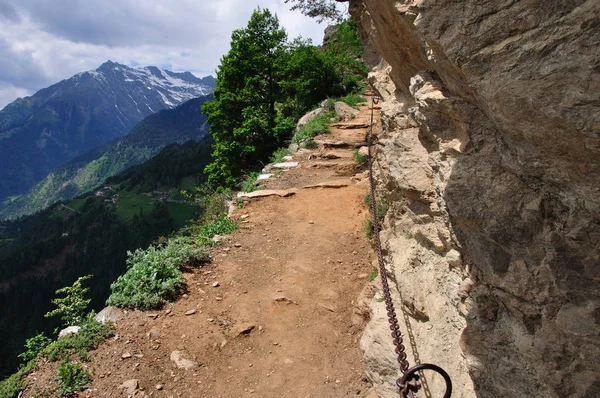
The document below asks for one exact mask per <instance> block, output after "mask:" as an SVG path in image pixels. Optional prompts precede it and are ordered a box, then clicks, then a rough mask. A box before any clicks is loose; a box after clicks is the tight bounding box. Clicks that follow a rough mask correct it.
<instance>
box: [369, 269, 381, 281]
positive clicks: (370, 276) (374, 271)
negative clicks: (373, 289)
mask: <svg viewBox="0 0 600 398" xmlns="http://www.w3.org/2000/svg"><path fill="white" fill-rule="evenodd" d="M378 275H379V270H376V269H375V270H373V272H371V273H370V274H369V276H368V277H367V280H368V281H369V282H373V281H374V280H375V278H377V276H378Z"/></svg>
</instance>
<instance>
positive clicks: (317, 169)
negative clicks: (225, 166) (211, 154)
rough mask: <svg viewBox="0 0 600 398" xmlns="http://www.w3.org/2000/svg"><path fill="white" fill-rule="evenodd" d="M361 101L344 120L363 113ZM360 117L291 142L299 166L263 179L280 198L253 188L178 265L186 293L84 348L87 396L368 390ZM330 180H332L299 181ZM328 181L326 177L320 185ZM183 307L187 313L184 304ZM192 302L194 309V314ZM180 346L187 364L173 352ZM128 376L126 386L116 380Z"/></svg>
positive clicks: (52, 371)
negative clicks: (232, 225)
mask: <svg viewBox="0 0 600 398" xmlns="http://www.w3.org/2000/svg"><path fill="white" fill-rule="evenodd" d="M369 118H370V109H369V107H368V106H367V105H366V104H363V105H362V107H361V110H360V112H359V114H358V115H357V117H356V118H355V119H353V120H350V121H349V122H347V123H349V124H352V123H362V124H364V123H366V122H367V121H368V120H369ZM365 132H366V128H359V129H342V128H335V127H334V128H332V134H331V135H327V136H322V137H317V141H318V140H319V139H323V140H334V141H343V142H347V143H349V144H350V145H348V146H347V147H346V148H333V149H332V148H328V147H323V145H320V147H319V148H317V149H314V150H312V151H310V152H308V151H301V152H300V153H298V154H297V155H296V158H295V160H297V161H300V167H298V168H295V169H291V170H288V171H284V172H280V173H278V174H277V175H276V176H275V177H274V178H272V179H271V180H268V181H267V182H266V183H265V185H266V188H269V189H289V188H297V191H296V193H295V194H293V195H291V196H288V197H278V196H272V197H264V198H257V199H251V200H248V201H246V202H245V203H244V205H243V206H242V207H240V208H238V209H237V210H236V211H235V213H234V214H233V218H235V219H237V220H238V223H239V225H240V229H239V230H238V231H236V232H235V233H233V234H232V235H230V236H228V237H226V238H225V240H224V242H223V244H222V245H221V246H219V247H217V248H214V249H212V251H211V259H212V261H211V263H210V264H208V265H206V266H204V267H202V268H200V269H194V270H190V271H189V272H188V273H186V279H187V283H188V292H187V293H186V295H185V296H184V297H183V298H181V299H180V300H179V301H177V302H175V303H172V304H171V305H168V306H166V307H165V308H164V309H163V310H162V311H159V312H141V311H131V312H128V313H127V314H126V316H125V317H124V318H123V319H121V320H119V321H118V322H117V324H116V336H115V337H114V338H111V339H110V340H108V341H106V342H104V343H103V344H102V345H101V346H100V347H99V348H98V349H97V350H95V351H93V352H91V353H90V354H89V361H88V362H85V363H84V364H85V366H86V367H87V368H88V369H90V371H91V373H92V375H93V384H92V387H91V388H90V389H88V390H87V391H85V392H83V393H82V394H81V395H82V396H93V397H127V396H139V397H144V396H153V397H176V396H177V397H179V396H181V397H251V396H259V397H282V396H285V397H302V398H304V397H350V396H352V397H364V396H367V395H368V394H370V386H369V383H368V382H367V381H366V380H365V378H364V374H363V372H364V367H363V362H362V357H361V352H360V350H359V347H358V342H359V339H360V337H361V334H362V330H363V327H364V324H365V322H366V320H367V318H368V311H367V310H366V305H365V302H364V301H365V298H364V297H363V298H362V299H360V296H361V292H362V294H363V296H364V295H365V294H366V295H368V294H367V293H365V292H368V291H369V289H370V288H371V286H370V284H369V283H368V282H367V275H368V274H369V273H370V272H371V271H372V270H373V266H372V264H371V263H372V259H373V258H374V257H373V253H372V250H371V247H370V244H369V242H368V241H367V239H366V237H365V233H364V232H363V228H362V226H363V222H364V221H365V218H366V217H367V216H368V210H367V208H366V206H365V205H364V203H363V199H364V196H365V194H366V193H367V185H366V174H365V166H364V165H363V166H361V165H358V164H357V163H356V162H355V161H354V159H353V152H354V151H355V150H356V149H357V147H359V146H360V143H362V142H364V138H365ZM331 181H336V182H337V184H332V186H335V187H313V188H305V187H306V186H309V185H317V184H319V183H324V182H331ZM325 185H327V184H325ZM186 312H187V313H188V314H189V315H185V314H186ZM192 312H193V313H192ZM174 351H182V352H184V356H186V355H187V357H188V359H189V360H190V361H191V362H190V364H191V366H190V368H189V369H183V368H178V367H177V366H176V365H175V363H174V362H173V361H172V358H171V356H172V353H173V352H174ZM57 368H58V363H48V364H43V365H41V366H40V368H39V369H38V370H36V371H35V372H34V373H32V374H31V375H29V376H28V379H27V381H28V383H29V386H28V388H27V390H26V391H25V393H24V396H25V397H31V396H34V395H35V393H36V391H37V392H39V391H42V390H44V389H47V388H48V387H49V386H51V385H52V384H53V379H54V377H55V376H56V374H57ZM132 379H135V380H137V382H135V383H133V384H135V385H137V387H136V386H135V385H134V386H133V387H130V389H129V391H128V390H127V388H123V387H120V386H121V385H122V384H123V383H124V382H126V381H127V380H132Z"/></svg>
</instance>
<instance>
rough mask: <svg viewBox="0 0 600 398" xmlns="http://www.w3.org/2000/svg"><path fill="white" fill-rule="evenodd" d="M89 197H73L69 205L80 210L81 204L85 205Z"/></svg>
mask: <svg viewBox="0 0 600 398" xmlns="http://www.w3.org/2000/svg"><path fill="white" fill-rule="evenodd" d="M86 200H87V199H86V198H80V199H73V200H71V201H69V202H67V204H66V205H67V206H68V207H70V208H71V209H74V210H80V209H81V206H83V204H84V203H85V201H86Z"/></svg>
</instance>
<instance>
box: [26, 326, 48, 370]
mask: <svg viewBox="0 0 600 398" xmlns="http://www.w3.org/2000/svg"><path fill="white" fill-rule="evenodd" d="M51 342H52V340H50V339H49V338H48V337H46V336H44V334H43V333H40V334H38V335H36V336H33V337H32V338H29V339H27V340H26V341H25V348H26V350H25V352H23V353H21V354H19V358H21V359H22V360H23V362H25V363H27V362H29V361H31V360H32V359H34V358H35V357H37V355H38V354H39V353H40V352H41V351H42V350H43V349H44V348H46V346H48V344H50V343H51Z"/></svg>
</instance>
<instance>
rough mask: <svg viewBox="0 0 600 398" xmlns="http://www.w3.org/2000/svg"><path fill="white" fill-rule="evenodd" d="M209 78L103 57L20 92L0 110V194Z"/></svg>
mask: <svg viewBox="0 0 600 398" xmlns="http://www.w3.org/2000/svg"><path fill="white" fill-rule="evenodd" d="M214 85H215V81H214V78H213V77H212V76H207V77H205V78H202V79H200V78H198V77H196V76H194V75H193V74H191V73H190V72H183V73H175V72H171V71H168V70H164V69H161V68H158V67H155V66H148V67H145V68H140V69H136V68H130V67H127V66H125V65H121V64H118V63H115V62H111V61H107V62H105V63H104V64H102V65H101V66H100V67H99V68H98V69H96V70H92V71H87V72H82V73H78V74H77V75H75V76H73V77H71V78H70V79H66V80H63V81H61V82H59V83H57V84H54V85H52V86H50V87H48V88H44V89H42V90H40V91H38V92H37V93H35V94H34V95H32V96H31V97H26V98H22V99H21V98H19V99H18V100H16V101H14V102H13V103H11V104H9V105H7V106H6V107H5V108H4V109H3V110H1V111H0V170H2V172H1V173H0V199H2V198H5V197H8V196H12V195H15V194H19V193H22V192H24V191H26V190H27V189H28V188H30V187H32V186H33V185H34V184H35V183H37V182H39V181H40V180H42V179H43V178H44V177H45V176H46V175H48V173H49V172H50V171H51V170H52V169H53V168H55V167H56V166H58V165H60V164H62V163H64V162H66V161H68V160H70V159H72V158H74V157H75V156H78V155H81V154H83V153H86V152H88V151H89V150H91V149H93V148H96V147H98V146H100V145H103V144H105V143H107V142H109V141H112V140H114V139H116V138H119V137H121V136H123V135H124V134H125V133H127V132H128V131H129V130H130V129H131V128H132V127H133V126H134V125H135V124H136V123H138V122H139V121H141V120H142V119H144V118H145V117H146V116H149V115H150V114H153V113H155V112H158V111H160V110H162V109H168V108H174V107H176V106H178V105H180V104H182V103H183V102H185V101H188V100H190V99H192V98H196V97H200V96H203V95H207V94H210V93H211V92H212V90H213V88H214Z"/></svg>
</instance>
